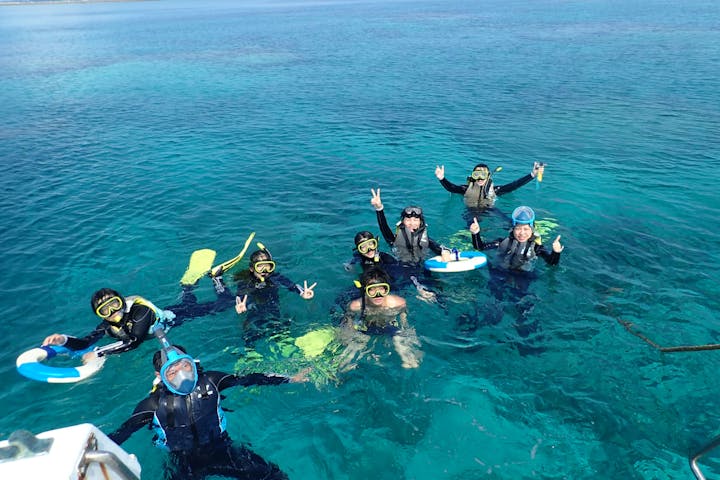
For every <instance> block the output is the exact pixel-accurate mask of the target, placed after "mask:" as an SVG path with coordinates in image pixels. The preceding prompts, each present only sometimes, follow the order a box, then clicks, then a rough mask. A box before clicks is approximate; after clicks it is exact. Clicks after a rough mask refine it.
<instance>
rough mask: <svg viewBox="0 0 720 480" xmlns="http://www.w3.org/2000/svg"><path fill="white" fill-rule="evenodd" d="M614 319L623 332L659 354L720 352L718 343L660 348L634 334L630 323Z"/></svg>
mask: <svg viewBox="0 0 720 480" xmlns="http://www.w3.org/2000/svg"><path fill="white" fill-rule="evenodd" d="M616 318H617V321H618V322H619V323H620V325H622V326H623V327H625V330H627V331H628V332H630V333H632V334H633V335H635V336H636V337H638V338H639V339H641V340H642V341H644V342H645V343H647V344H648V345H650V346H652V347H653V348H655V349H657V350H660V351H661V352H664V353H672V352H699V351H702V350H720V344H718V343H711V344H708V345H679V346H677V347H661V346H660V345H658V344H657V343H655V342H653V341H652V340H650V339H649V338H648V337H646V336H645V335H643V334H642V333H640V332H636V331H635V330H633V328H632V327H633V324H632V322H628V321H627V320H623V319H622V318H619V317H616Z"/></svg>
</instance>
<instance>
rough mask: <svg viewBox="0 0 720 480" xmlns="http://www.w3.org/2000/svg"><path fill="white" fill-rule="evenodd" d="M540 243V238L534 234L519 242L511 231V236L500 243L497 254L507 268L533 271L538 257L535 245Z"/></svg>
mask: <svg viewBox="0 0 720 480" xmlns="http://www.w3.org/2000/svg"><path fill="white" fill-rule="evenodd" d="M539 243H540V238H539V237H536V236H535V235H534V234H533V235H532V236H531V237H530V238H529V239H528V240H527V241H526V242H518V241H517V240H516V239H515V237H514V236H513V235H512V233H510V236H508V237H507V238H505V239H504V240H503V241H502V242H500V245H498V249H497V255H498V257H499V259H500V266H501V267H502V268H505V269H507V270H522V271H526V272H529V271H531V270H532V269H533V267H534V266H535V260H536V259H537V255H536V254H535V245H536V244H539Z"/></svg>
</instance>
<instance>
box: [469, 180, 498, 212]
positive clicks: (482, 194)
mask: <svg viewBox="0 0 720 480" xmlns="http://www.w3.org/2000/svg"><path fill="white" fill-rule="evenodd" d="M495 197H496V195H495V189H494V188H493V184H492V181H490V180H488V181H487V182H485V185H482V186H480V185H478V184H477V182H470V183H468V187H467V190H465V194H464V195H463V200H464V201H465V206H467V207H470V208H489V207H492V206H493V205H495Z"/></svg>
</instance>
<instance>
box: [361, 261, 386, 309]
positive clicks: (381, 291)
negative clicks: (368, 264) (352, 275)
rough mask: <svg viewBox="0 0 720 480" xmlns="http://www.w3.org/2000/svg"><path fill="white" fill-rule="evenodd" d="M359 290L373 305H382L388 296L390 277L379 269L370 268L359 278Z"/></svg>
mask: <svg viewBox="0 0 720 480" xmlns="http://www.w3.org/2000/svg"><path fill="white" fill-rule="evenodd" d="M358 283H359V284H360V288H361V289H362V291H363V294H364V295H365V296H366V297H367V298H369V299H371V301H372V303H373V304H377V305H382V304H383V303H385V297H386V296H388V295H389V294H390V275H388V274H387V272H386V271H385V270H383V269H381V268H371V269H369V270H367V271H365V272H363V274H362V275H361V276H360V282H358Z"/></svg>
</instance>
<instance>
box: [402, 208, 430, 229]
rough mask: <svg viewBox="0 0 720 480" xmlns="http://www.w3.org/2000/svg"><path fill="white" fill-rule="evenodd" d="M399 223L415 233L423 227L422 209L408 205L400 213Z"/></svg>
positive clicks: (423, 216)
mask: <svg viewBox="0 0 720 480" xmlns="http://www.w3.org/2000/svg"><path fill="white" fill-rule="evenodd" d="M400 221H401V222H402V224H403V225H405V227H406V228H408V229H410V230H412V231H415V230H417V229H419V228H422V227H424V226H425V215H423V210H422V208H420V207H417V206H415V205H410V206H408V207H405V208H404V209H403V211H402V212H401V213H400Z"/></svg>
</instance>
